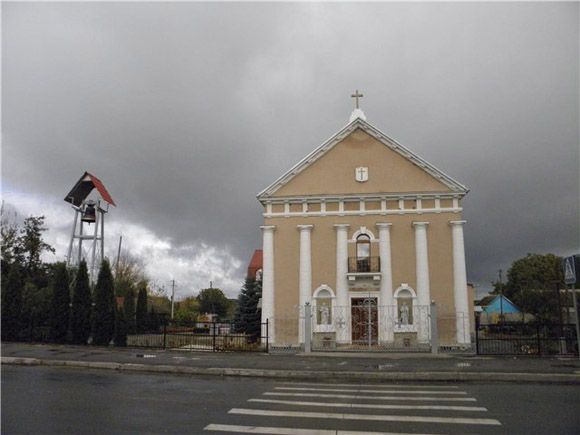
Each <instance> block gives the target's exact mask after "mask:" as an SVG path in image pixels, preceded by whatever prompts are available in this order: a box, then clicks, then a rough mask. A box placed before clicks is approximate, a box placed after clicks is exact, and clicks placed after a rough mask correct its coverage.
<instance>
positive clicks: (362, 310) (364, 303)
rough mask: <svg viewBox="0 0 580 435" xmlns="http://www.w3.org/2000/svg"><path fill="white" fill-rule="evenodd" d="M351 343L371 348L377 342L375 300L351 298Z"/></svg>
mask: <svg viewBox="0 0 580 435" xmlns="http://www.w3.org/2000/svg"><path fill="white" fill-rule="evenodd" d="M351 318H352V343H353V344H359V345H367V346H371V345H373V344H376V343H377V340H378V313H377V298H371V297H368V298H352V305H351Z"/></svg>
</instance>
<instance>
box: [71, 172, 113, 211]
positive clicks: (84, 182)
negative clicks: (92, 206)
mask: <svg viewBox="0 0 580 435" xmlns="http://www.w3.org/2000/svg"><path fill="white" fill-rule="evenodd" d="M93 189H97V192H99V194H100V195H101V198H103V200H105V201H107V202H108V203H109V204H111V205H113V206H116V205H117V204H115V201H113V198H111V195H110V194H109V192H108V191H107V189H106V188H105V185H104V184H103V182H102V181H101V180H99V179H98V178H97V177H95V176H94V175H93V174H90V173H88V172H85V173H84V174H83V176H82V177H81V178H80V179H79V181H77V183H76V184H75V185H74V187H73V188H72V189H71V191H70V192H69V193H68V195H67V196H66V197H65V198H64V200H65V201H66V202H70V203H71V204H73V205H76V206H77V207H79V206H80V205H81V204H82V202H83V201H84V200H85V198H86V197H87V196H89V194H90V193H91V191H92V190H93Z"/></svg>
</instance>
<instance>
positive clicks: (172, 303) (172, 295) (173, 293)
mask: <svg viewBox="0 0 580 435" xmlns="http://www.w3.org/2000/svg"><path fill="white" fill-rule="evenodd" d="M174 302H175V280H174V279H172V280H171V320H173V307H174Z"/></svg>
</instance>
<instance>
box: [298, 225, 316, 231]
mask: <svg viewBox="0 0 580 435" xmlns="http://www.w3.org/2000/svg"><path fill="white" fill-rule="evenodd" d="M296 228H298V229H299V230H300V231H310V230H311V229H312V228H314V225H296Z"/></svg>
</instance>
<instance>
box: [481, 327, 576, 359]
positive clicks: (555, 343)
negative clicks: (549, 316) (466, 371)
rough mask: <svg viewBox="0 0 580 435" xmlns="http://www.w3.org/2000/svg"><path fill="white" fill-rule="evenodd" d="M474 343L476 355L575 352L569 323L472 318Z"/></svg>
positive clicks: (565, 353) (532, 354) (537, 354)
mask: <svg viewBox="0 0 580 435" xmlns="http://www.w3.org/2000/svg"><path fill="white" fill-rule="evenodd" d="M475 344H476V352H477V354H478V355H522V356H523V355H529V356H551V355H574V354H576V355H578V344H577V341H576V331H575V326H574V325H573V324H563V325H560V324H547V323H543V324H542V323H538V322H533V323H524V322H510V323H493V324H486V323H480V322H479V321H476V328H475Z"/></svg>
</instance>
